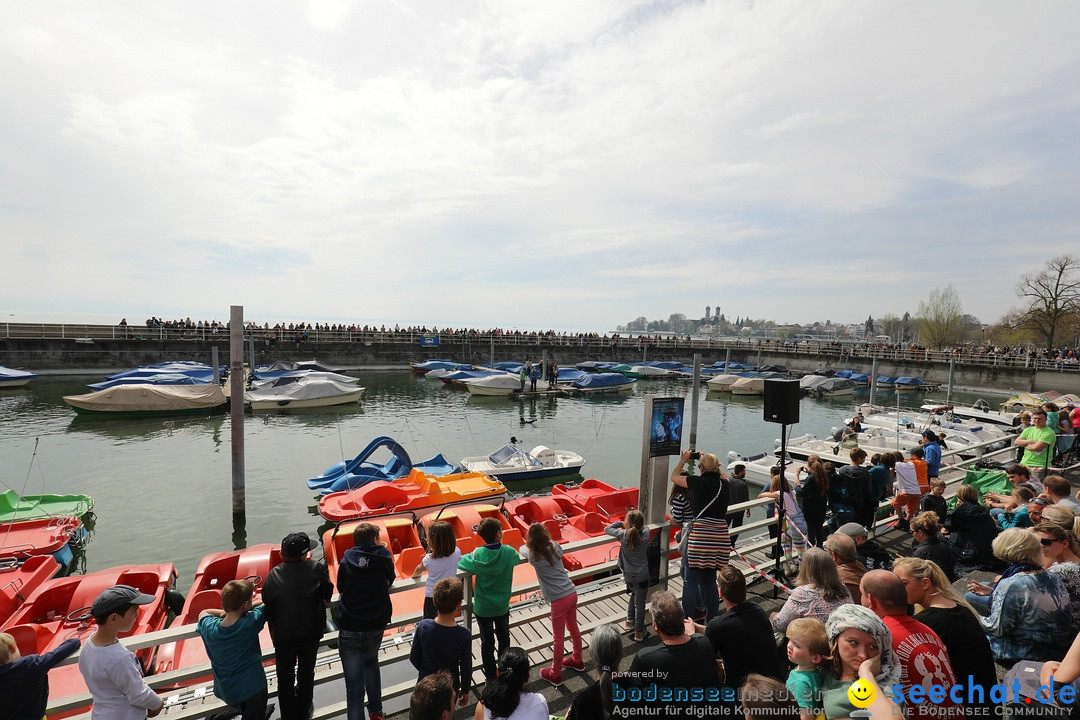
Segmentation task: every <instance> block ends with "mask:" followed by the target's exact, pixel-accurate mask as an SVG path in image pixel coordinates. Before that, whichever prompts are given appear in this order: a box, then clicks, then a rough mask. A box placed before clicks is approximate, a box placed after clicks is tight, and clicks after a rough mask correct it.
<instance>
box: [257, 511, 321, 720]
mask: <svg viewBox="0 0 1080 720" xmlns="http://www.w3.org/2000/svg"><path fill="white" fill-rule="evenodd" d="M316 547H318V543H317V542H315V541H314V540H312V539H310V538H309V537H308V536H307V533H302V532H301V533H292V534H291V535H287V536H285V539H284V540H282V541H281V558H282V563H281V564H280V565H277V566H276V567H274V569H273V570H271V571H270V574H269V575H267V578H266V583H265V584H264V585H263V590H262V599H263V605H264V606H265V607H266V621H267V623H268V624H269V625H270V636H271V637H272V638H273V639H274V655H275V656H276V658H277V677H278V698H279V700H280V702H281V720H306V718H307V717H308V713H309V711H310V709H311V707H312V698H313V694H314V687H315V656H316V655H317V654H318V652H319V641H320V640H321V639H322V636H323V631H324V630H325V629H326V608H327V607H329V606H330V597H331V596H332V595H333V593H334V586H333V585H332V584H331V583H330V578H329V576H328V575H327V573H326V562H325V561H319V562H315V561H314V560H311V559H305V557H306V556H307V554H308V553H309V552H310V551H311V550H314V549H315V548H316Z"/></svg>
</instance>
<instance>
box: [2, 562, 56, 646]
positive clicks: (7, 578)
mask: <svg viewBox="0 0 1080 720" xmlns="http://www.w3.org/2000/svg"><path fill="white" fill-rule="evenodd" d="M59 570H60V564H59V563H58V562H56V560H55V559H53V557H52V556H51V555H35V556H33V557H32V558H30V559H28V560H27V561H26V562H24V563H23V564H22V565H19V564H17V563H15V562H14V560H12V561H11V562H10V563H9V564H8V565H4V566H0V628H3V627H5V626H6V625H7V623H8V620H10V619H11V616H12V615H14V614H15V611H16V610H18V609H19V608H20V607H22V604H23V602H25V601H26V598H28V597H30V595H31V594H32V593H33V592H34V591H35V590H37V588H38V587H39V586H40V585H41V584H42V583H44V582H45V581H46V580H49V579H50V578H52V576H53V575H55V574H56V573H57V572H58V571H59Z"/></svg>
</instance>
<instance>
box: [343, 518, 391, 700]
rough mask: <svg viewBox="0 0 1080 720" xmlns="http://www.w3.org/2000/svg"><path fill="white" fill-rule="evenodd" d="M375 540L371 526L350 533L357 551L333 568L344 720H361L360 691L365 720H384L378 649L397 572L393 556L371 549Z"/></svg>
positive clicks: (348, 553)
mask: <svg viewBox="0 0 1080 720" xmlns="http://www.w3.org/2000/svg"><path fill="white" fill-rule="evenodd" d="M378 539H379V528H377V527H375V526H374V525H372V524H371V523H360V524H359V525H357V526H356V529H355V530H354V531H353V542H354V543H355V545H356V546H355V547H351V548H349V549H348V550H346V551H345V555H344V557H343V558H342V559H341V566H340V567H339V568H338V576H337V588H338V592H339V593H341V603H340V604H339V605H338V612H337V623H338V629H339V631H340V632H339V636H338V653H339V654H340V655H341V665H342V668H343V670H344V671H345V702H346V705H347V706H348V711H347V714H348V720H363V717H364V709H363V707H364V693H365V691H366V692H367V707H368V712H369V713H370V715H369V720H386V715H385V714H383V708H382V676H381V675H380V673H379V646H380V645H381V644H382V636H383V633H384V632H385V631H386V626H387V625H389V624H390V617H391V616H392V614H393V608H392V606H391V605H390V586H391V585H392V584H393V582H394V577H395V575H396V572H395V570H394V559H393V556H391V555H390V551H389V550H387V549H386V548H385V547H383V546H382V545H378V544H376V541H377V540H378Z"/></svg>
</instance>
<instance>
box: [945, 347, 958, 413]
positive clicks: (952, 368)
mask: <svg viewBox="0 0 1080 720" xmlns="http://www.w3.org/2000/svg"><path fill="white" fill-rule="evenodd" d="M955 376H956V358H955V357H951V358H949V389H948V391H947V392H946V393H945V404H946V405H951V404H952V389H953V379H954V378H955Z"/></svg>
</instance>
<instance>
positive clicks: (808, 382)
mask: <svg viewBox="0 0 1080 720" xmlns="http://www.w3.org/2000/svg"><path fill="white" fill-rule="evenodd" d="M832 379H833V378H831V377H828V376H827V375H803V376H802V377H801V378H799V389H800V390H802V391H803V392H804V393H813V392H814V388H816V387H817V386H818V385H821V384H822V383H824V382H826V381H828V380H832Z"/></svg>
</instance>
